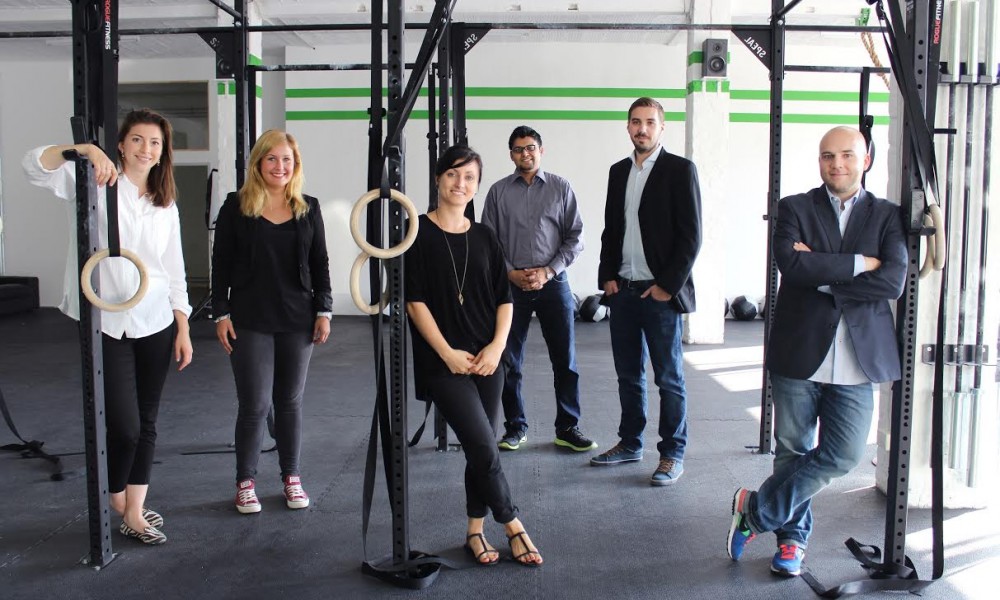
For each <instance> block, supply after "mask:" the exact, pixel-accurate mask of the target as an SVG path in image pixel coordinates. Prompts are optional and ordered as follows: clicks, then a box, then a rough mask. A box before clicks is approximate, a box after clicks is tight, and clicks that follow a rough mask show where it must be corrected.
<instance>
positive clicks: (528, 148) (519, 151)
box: [510, 144, 538, 154]
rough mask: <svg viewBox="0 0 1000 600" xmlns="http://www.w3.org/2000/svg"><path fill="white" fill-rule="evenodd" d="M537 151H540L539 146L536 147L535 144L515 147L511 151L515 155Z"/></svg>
mask: <svg viewBox="0 0 1000 600" xmlns="http://www.w3.org/2000/svg"><path fill="white" fill-rule="evenodd" d="M535 150H538V146H536V145H535V144H528V145H527V146H514V147H513V148H511V149H510V151H511V152H513V153H514V154H522V153H524V152H534V151H535Z"/></svg>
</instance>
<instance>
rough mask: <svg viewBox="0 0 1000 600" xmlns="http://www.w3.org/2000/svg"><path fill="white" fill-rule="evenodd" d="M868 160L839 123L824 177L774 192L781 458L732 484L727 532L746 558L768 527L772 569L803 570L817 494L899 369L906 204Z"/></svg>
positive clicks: (853, 455) (773, 343)
mask: <svg viewBox="0 0 1000 600" xmlns="http://www.w3.org/2000/svg"><path fill="white" fill-rule="evenodd" d="M870 160H871V159H870V157H869V156H868V153H867V149H866V144H865V140H864V137H862V135H861V133H860V132H859V131H858V130H856V129H852V128H849V127H835V128H833V129H831V130H830V131H829V132H827V134H826V135H825V136H823V139H822V141H821V142H820V146H819V167H820V175H821V177H822V179H823V183H824V184H825V185H824V186H821V187H818V188H816V189H814V190H812V191H809V192H806V193H805V194H798V195H795V196H790V197H788V198H784V199H782V200H781V202H780V203H779V204H778V215H777V222H776V224H775V227H774V239H773V249H774V257H775V261H776V262H777V264H778V269H779V270H780V271H781V288H780V289H779V290H778V301H777V305H776V307H775V310H774V323H773V325H772V326H771V336H770V339H769V343H768V347H767V357H766V367H767V369H768V371H769V373H770V376H771V387H772V395H773V398H774V412H775V421H774V430H775V441H776V450H775V457H774V470H773V473H772V475H771V476H770V477H768V478H767V479H766V480H765V481H764V483H763V484H761V486H760V488H759V489H758V490H757V491H756V492H752V491H749V490H747V489H745V488H739V489H738V490H737V491H736V494H735V495H734V497H733V506H732V513H733V518H732V522H731V525H730V528H729V539H728V551H729V556H730V558H732V559H733V560H739V558H740V556H741V555H742V554H743V550H744V548H745V546H746V544H747V543H748V542H749V541H750V540H751V539H753V538H754V537H755V536H756V535H757V534H759V533H763V532H766V531H773V532H774V533H775V535H776V537H777V538H778V539H777V542H778V551H777V552H776V553H775V555H774V558H773V559H772V560H771V571H772V572H773V573H775V574H777V575H783V576H795V575H798V574H799V573H800V572H801V566H802V559H803V558H804V557H805V549H806V544H807V542H808V540H809V534H810V532H811V531H812V522H813V518H812V510H811V508H810V506H811V500H812V497H813V496H814V495H816V494H817V493H818V492H819V491H820V490H822V489H823V488H824V487H826V486H827V485H828V484H829V483H830V481H831V480H833V479H835V478H837V477H841V476H843V475H845V474H847V473H848V472H849V471H850V470H851V469H853V468H854V467H855V466H856V465H857V464H858V463H859V462H860V461H861V459H862V457H863V456H864V452H865V445H866V441H867V438H868V432H869V429H870V427H871V419H872V409H873V407H874V389H873V385H874V384H875V383H878V382H884V381H893V380H896V379H899V376H900V363H899V346H898V343H897V340H896V332H895V329H894V325H893V323H894V320H893V316H892V312H891V306H890V303H891V301H893V300H895V299H897V298H899V296H900V295H901V294H902V293H903V284H904V280H905V279H906V262H907V253H906V242H905V237H904V234H903V226H902V220H901V218H900V214H899V208H898V207H897V206H896V205H895V204H892V203H889V202H887V201H885V200H881V199H878V198H876V197H875V196H874V195H872V194H871V193H869V192H867V191H865V190H864V189H863V188H862V187H861V176H862V174H863V173H864V171H865V169H866V168H867V167H868V164H869V163H870ZM820 425H821V426H820ZM817 432H818V434H819V439H818V442H817Z"/></svg>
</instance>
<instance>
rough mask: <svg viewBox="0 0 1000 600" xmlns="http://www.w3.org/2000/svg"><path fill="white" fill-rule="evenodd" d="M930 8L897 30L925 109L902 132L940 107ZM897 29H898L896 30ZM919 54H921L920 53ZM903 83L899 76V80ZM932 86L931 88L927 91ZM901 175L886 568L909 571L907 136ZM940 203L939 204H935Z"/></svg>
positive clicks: (918, 200)
mask: <svg viewBox="0 0 1000 600" xmlns="http://www.w3.org/2000/svg"><path fill="white" fill-rule="evenodd" d="M933 16H934V15H932V14H931V13H930V7H929V6H928V3H923V2H917V3H914V4H912V5H911V6H910V8H909V9H908V10H907V14H906V21H907V22H906V35H905V39H903V40H901V39H900V38H902V37H903V31H902V27H900V26H899V25H896V35H897V36H898V37H897V41H901V42H903V43H902V44H901V46H900V47H901V48H902V49H903V50H904V51H905V53H904V54H903V56H900V57H899V59H900V60H901V61H908V62H909V63H910V64H911V65H912V66H913V73H914V76H915V78H916V93H917V94H918V95H919V97H920V100H921V102H922V103H923V106H924V109H925V113H924V114H922V115H911V114H908V113H906V114H904V117H903V131H907V130H908V128H909V126H910V125H909V123H907V121H909V120H910V119H927V122H928V123H930V124H931V125H932V126H933V123H934V113H935V106H934V104H933V103H934V102H936V89H933V91H932V89H931V88H936V76H935V77H934V78H931V73H930V69H934V72H935V74H936V72H937V68H938V65H937V56H936V55H934V56H930V52H929V50H930V49H931V48H933V47H934V46H935V45H934V44H931V40H930V37H931V35H932V32H931V31H930V26H929V24H930V23H931V22H932V21H933ZM894 25H895V24H894ZM918 48H919V50H917V49H918ZM896 76H897V77H899V74H898V73H897V74H896ZM929 84H930V85H929ZM901 154H902V165H901V166H902V169H901V173H900V209H901V211H902V213H903V215H905V216H906V218H907V221H908V225H909V226H908V227H907V240H906V247H907V253H908V255H909V260H908V261H907V270H906V286H905V288H904V290H903V296H902V297H901V298H900V299H899V301H898V302H897V305H896V332H897V337H898V338H899V340H900V350H901V352H900V360H901V362H902V378H901V379H900V380H899V381H897V382H896V383H895V384H894V385H893V387H892V411H891V421H890V440H891V447H890V448H889V468H888V477H887V481H886V527H885V538H884V544H885V545H884V548H885V558H884V564H886V565H895V566H896V567H898V568H905V567H906V562H907V560H908V559H907V558H906V521H907V509H908V505H909V481H910V445H911V443H910V442H911V439H912V437H913V436H912V427H913V399H914V394H913V380H914V374H915V370H914V368H915V365H916V360H917V355H918V352H917V350H916V339H917V329H916V328H917V300H918V290H919V285H918V282H919V279H920V265H919V257H920V237H921V235H920V233H921V231H922V230H923V208H924V196H923V194H924V192H923V183H922V182H921V181H920V177H919V175H918V171H917V168H916V164H915V161H916V160H917V159H916V154H915V150H914V148H913V143H912V140H911V138H910V136H909V135H904V136H903V144H902V152H901ZM935 200H936V201H940V199H935Z"/></svg>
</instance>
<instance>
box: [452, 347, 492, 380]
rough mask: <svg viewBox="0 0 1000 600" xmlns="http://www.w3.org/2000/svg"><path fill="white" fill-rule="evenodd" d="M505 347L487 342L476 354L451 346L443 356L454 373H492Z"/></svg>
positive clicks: (484, 374)
mask: <svg viewBox="0 0 1000 600" xmlns="http://www.w3.org/2000/svg"><path fill="white" fill-rule="evenodd" d="M501 356H503V347H502V346H498V345H497V344H492V343H491V344H487V345H486V347H484V348H483V349H482V350H480V351H479V354H476V355H475V356H473V355H472V353H470V352H466V351H465V350H457V349H455V348H449V349H448V350H447V351H446V352H445V353H444V354H443V355H442V356H441V359H442V360H444V364H446V365H447V366H448V370H449V371H451V372H452V373H453V374H454V375H481V376H486V375H492V374H493V373H494V372H496V370H497V366H498V365H499V364H500V358H501Z"/></svg>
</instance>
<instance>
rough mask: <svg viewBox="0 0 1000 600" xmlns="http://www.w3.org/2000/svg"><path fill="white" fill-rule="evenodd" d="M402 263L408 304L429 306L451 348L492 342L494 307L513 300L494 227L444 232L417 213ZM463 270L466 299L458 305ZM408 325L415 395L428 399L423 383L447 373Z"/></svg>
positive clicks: (479, 346)
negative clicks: (417, 225) (415, 228)
mask: <svg viewBox="0 0 1000 600" xmlns="http://www.w3.org/2000/svg"><path fill="white" fill-rule="evenodd" d="M446 244H447V245H446ZM466 244H468V246H466ZM449 246H450V247H451V254H449V253H448V247H449ZM466 248H468V257H469V258H468V267H467V268H466V264H465V262H466V258H465V257H466ZM453 257H454V260H453ZM404 261H405V267H404V271H405V273H406V300H407V302H423V303H424V304H426V305H427V308H428V309H429V310H430V313H431V316H433V317H434V321H435V323H437V326H438V329H440V330H441V335H443V336H444V339H445V340H447V341H448V344H449V345H450V346H451V347H452V348H456V349H460V350H465V351H466V352H469V353H470V354H473V355H475V354H478V353H479V351H480V350H482V349H483V347H484V346H486V345H487V344H489V343H490V342H491V341H493V334H494V332H495V331H496V321H497V307H499V306H500V305H501V304H508V303H510V302H511V296H510V283H509V282H508V280H507V268H506V266H505V264H504V260H503V250H501V248H500V243H499V242H498V241H497V237H496V235H495V234H494V233H493V231H491V230H490V229H489V228H488V227H486V226H485V225H483V224H481V223H473V224H472V227H471V228H470V229H469V231H468V232H466V233H447V232H445V231H444V230H443V229H441V228H440V227H438V226H437V225H435V224H434V222H433V221H431V220H430V219H429V218H428V217H427V215H420V231H419V232H418V233H417V239H416V240H415V241H414V242H413V245H412V246H411V247H410V249H409V250H407V251H406V254H405V256H404ZM463 271H464V272H465V286H464V287H462V296H463V299H464V302H463V303H462V304H459V302H458V293H459V283H460V282H461V280H462V273H463ZM456 273H457V277H456ZM410 327H411V338H412V340H413V341H412V345H413V373H414V385H415V388H416V392H417V394H416V395H417V398H419V399H421V400H426V399H428V398H427V393H426V391H427V387H426V386H427V382H428V381H430V380H432V379H434V378H437V377H442V376H447V375H450V374H451V371H449V370H448V366H447V365H446V364H445V363H444V361H443V360H441V358H440V357H439V356H438V355H437V353H436V352H435V351H434V349H433V348H431V347H430V345H429V344H428V343H427V342H426V341H425V340H424V338H423V336H421V335H420V332H419V331H418V330H417V328H416V326H415V325H414V324H413V323H412V321H411V323H410Z"/></svg>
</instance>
